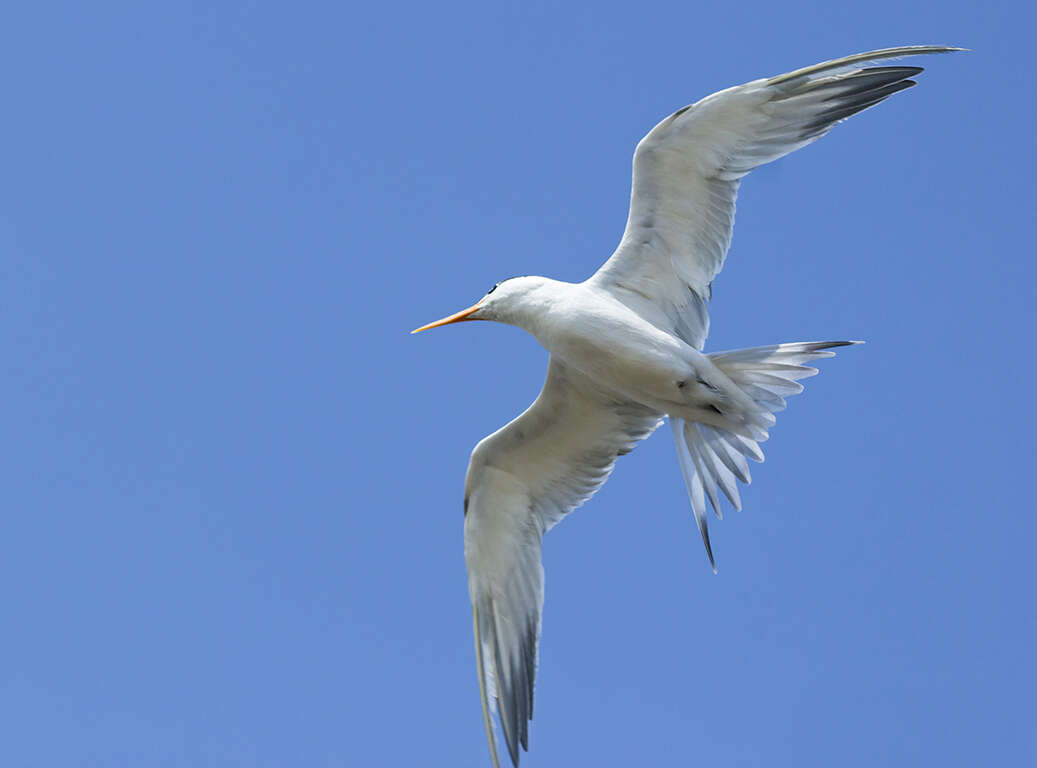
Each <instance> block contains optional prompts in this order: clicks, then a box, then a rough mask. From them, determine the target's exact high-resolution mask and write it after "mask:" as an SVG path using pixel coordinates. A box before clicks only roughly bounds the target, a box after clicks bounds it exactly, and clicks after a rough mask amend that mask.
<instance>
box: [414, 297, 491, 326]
mask: <svg viewBox="0 0 1037 768" xmlns="http://www.w3.org/2000/svg"><path fill="white" fill-rule="evenodd" d="M480 306H482V303H481V302H480V303H479V304H476V305H474V306H471V307H469V308H468V309H462V310H461V311H460V312H455V313H454V314H452V315H450V316H449V317H444V318H443V319H442V320H436V322H434V323H429V324H428V325H423V326H421V327H420V328H415V329H414V330H413V331H411V333H417V332H418V331H427V330H428V329H429V328H438V327H439V326H441V325H450V323H459V322H461V321H462V320H468V319H469V318H468V316H469V315H470V314H472V313H473V312H475V310H477V309H479V307H480Z"/></svg>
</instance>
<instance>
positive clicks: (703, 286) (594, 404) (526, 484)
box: [418, 46, 957, 766]
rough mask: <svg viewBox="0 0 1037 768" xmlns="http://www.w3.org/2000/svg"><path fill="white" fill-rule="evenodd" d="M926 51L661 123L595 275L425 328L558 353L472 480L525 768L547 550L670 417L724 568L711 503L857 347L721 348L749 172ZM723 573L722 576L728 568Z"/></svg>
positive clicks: (887, 83) (872, 95)
mask: <svg viewBox="0 0 1037 768" xmlns="http://www.w3.org/2000/svg"><path fill="white" fill-rule="evenodd" d="M951 50H957V49H951V48H945V47H939V46H914V47H907V48H891V49H885V50H882V51H871V52H869V53H863V54H856V55H854V56H848V57H845V58H843V59H836V60H833V61H829V62H823V63H821V64H817V65H814V66H812V67H807V68H805V69H801V70H796V71H794V72H790V73H788V74H785V75H779V76H777V77H773V78H769V79H763V80H756V81H753V82H751V83H747V84H745V85H742V86H737V87H735V88H728V89H726V90H724V91H720V92H718V93H715V94H713V95H712V96H708V97H706V98H705V99H702V100H701V101H699V102H698V103H696V104H693V105H691V106H689V107H685V108H683V109H680V110H678V111H677V112H675V113H674V114H672V115H670V116H669V117H667V118H666V119H664V120H663V121H662V122H660V123H659V124H658V125H657V126H655V128H653V129H652V130H651V131H650V132H649V133H648V134H647V135H646V136H645V138H644V139H642V140H641V142H640V143H639V144H638V147H637V150H636V152H635V154H634V172H633V190H632V194H631V203H630V215H629V218H628V220H627V227H626V231H625V232H624V235H623V239H622V241H621V242H620V244H619V247H618V248H617V249H616V251H615V253H614V254H613V255H612V257H611V258H610V259H609V260H608V261H607V262H606V263H605V264H604V265H603V266H602V267H601V269H599V270H598V271H597V272H596V273H595V274H594V275H592V276H591V277H590V278H588V279H587V280H586V281H584V282H582V283H575V284H574V283H564V282H559V281H557V280H551V279H549V278H544V277H520V278H513V279H511V280H506V281H504V282H502V283H498V285H497V286H494V288H493V289H491V291H490V292H489V293H488V294H487V295H486V296H485V297H484V298H483V299H482V300H480V301H479V302H478V303H477V304H476V305H474V306H472V307H470V308H469V309H466V310H463V311H462V312H459V313H457V314H455V315H452V316H450V317H448V318H444V319H443V320H441V321H437V322H436V323H431V324H429V325H427V326H424V327H423V328H419V329H418V330H424V328H431V327H434V326H437V325H444V324H447V323H452V322H457V321H460V320H495V321H498V322H503V323H508V324H510V325H515V326H518V327H520V328H522V329H524V330H526V331H527V332H529V333H530V334H532V335H533V336H534V337H535V338H536V339H537V340H538V341H539V342H540V343H541V344H542V345H543V346H544V347H545V348H546V349H547V350H548V351H549V352H550V354H551V358H550V362H549V365H548V371H547V379H546V381H545V383H544V388H543V391H542V392H541V393H540V396H539V397H538V398H537V399H536V401H535V402H534V403H533V404H532V405H531V406H530V407H529V408H528V409H527V410H526V411H525V412H524V413H523V414H522V415H520V416H519V417H518V418H516V419H515V420H514V421H512V422H511V423H509V424H508V425H506V426H504V427H502V428H501V429H499V430H497V431H496V432H494V433H493V434H491V435H489V436H488V437H486V438H484V439H483V440H482V441H480V442H479V444H478V445H477V446H476V447H475V449H474V451H473V452H472V458H471V461H470V463H469V467H468V475H467V478H466V481H465V498H464V509H465V537H464V538H465V561H466V564H467V566H468V577H469V592H470V595H471V599H472V606H473V613H474V623H475V638H476V659H477V665H478V674H479V684H480V690H481V692H482V702H483V714H484V719H485V725H486V731H487V736H488V738H489V741H490V751H491V755H492V759H493V762H494V765H495V766H496V765H498V759H497V752H496V746H495V741H494V737H493V726H492V718H491V710H492V709H493V707H494V704H496V708H497V710H498V712H499V714H500V723H501V729H502V731H503V733H504V738H505V741H506V742H507V745H508V751H509V754H510V755H511V758H512V761H513V762H514V763H515V765H516V766H517V765H518V755H519V752H518V747H519V745H520V744H521V746H522V747H524V748H526V747H528V723H529V720H530V719H531V718H532V712H533V683H534V678H535V676H536V667H537V655H538V645H539V638H540V616H541V608H542V605H543V594H544V593H543V568H542V565H541V557H540V553H541V541H542V538H543V535H544V533H545V532H546V531H547V530H548V529H549V528H551V526H553V525H554V524H555V523H557V522H558V521H559V520H560V519H561V518H562V517H563V516H564V515H565V514H567V513H568V512H570V511H571V510H573V509H575V508H576V507H578V506H579V505H580V504H582V503H583V502H584V501H586V500H587V499H589V498H590V497H591V496H592V495H593V494H594V492H595V491H596V490H597V489H598V488H599V487H600V486H601V485H602V484H603V483H604V482H605V480H606V479H607V478H608V476H609V473H610V472H611V471H612V468H613V465H614V464H615V461H616V459H617V458H618V457H619V456H621V455H623V454H624V453H628V452H629V451H631V450H633V448H634V447H635V446H636V445H637V443H638V442H640V441H641V440H643V439H644V438H646V437H648V436H649V435H650V434H651V433H652V432H653V431H654V430H655V429H656V428H657V427H658V426H659V425H660V424H661V423H662V420H663V419H664V418H667V417H668V419H669V421H670V424H671V427H672V429H673V435H674V439H675V443H676V446H677V452H678V459H679V462H680V466H681V470H682V472H683V474H684V479H685V481H686V483H687V486H688V493H689V497H690V500H691V506H692V510H693V512H694V515H695V520H696V522H697V524H698V527H699V531H700V533H701V535H702V538H703V542H704V543H705V546H706V550H707V553H708V555H709V559H710V562H711V563H712V562H713V554H712V549H711V547H710V542H709V535H708V531H707V527H706V510H707V503H708V504H709V505H710V506H712V507H713V509H714V510H715V511H716V513H717V516H718V517H719V516H720V511H721V502H720V497H721V495H722V496H724V497H726V498H727V499H728V500H729V502H730V503H731V505H732V506H733V507H734V508H735V509H741V500H740V498H739V494H738V482H739V481H740V482H742V483H748V482H750V479H751V478H750V474H749V466H748V461H747V460H753V461H763V453H762V451H761V450H760V446H759V444H760V443H761V442H763V441H765V440H766V439H767V438H768V436H769V435H768V429H769V428H770V427H771V425H773V424H774V421H775V417H774V414H775V413H777V412H778V411H781V410H782V409H784V407H785V400H784V398H785V397H788V396H790V395H794V394H797V393H798V392H800V391H802V389H803V387H802V385H801V384H800V383H799V379H802V378H806V377H808V376H812V375H814V374H816V373H817V370H816V369H815V368H812V367H809V366H808V365H806V363H809V362H812V361H814V360H817V359H820V358H824V357H830V356H832V355H833V354H834V353H833V352H832V351H831V350H832V348H835V347H839V346H844V345H847V344H852V343H854V342H848V341H829V342H806V343H793V344H779V345H774V346H768V347H755V348H751V349H742V350H736V351H732V352H720V353H709V354H706V353H704V352H703V351H702V348H703V345H704V343H705V340H706V336H707V333H708V330H709V315H708V311H707V302H708V301H709V298H710V296H711V289H712V282H713V279H714V277H715V276H716V274H717V273H718V272H719V271H720V269H721V267H722V266H723V261H724V258H725V256H726V254H727V250H728V246H729V244H730V239H731V231H732V227H733V223H734V204H735V197H736V195H737V191H738V186H739V184H740V180H741V178H742V177H743V176H745V175H746V174H747V173H748V172H749V171H750V170H752V169H753V168H755V167H757V166H759V165H762V164H764V163H767V162H770V161H771V160H774V159H777V158H779V157H782V156H783V155H786V154H788V153H789V152H792V151H794V150H796V149H798V148H800V147H802V146H804V145H806V144H809V143H810V142H812V141H815V140H816V139H818V138H820V137H821V136H823V135H824V134H825V133H827V132H828V131H829V130H831V128H832V127H833V126H834V125H835V124H836V123H838V122H840V121H841V120H844V119H845V118H847V117H849V116H850V115H853V114H855V113H856V112H859V111H861V110H862V109H866V108H868V107H870V106H873V105H875V104H877V103H879V102H881V101H883V100H884V99H886V98H887V97H888V96H890V95H892V94H893V93H896V92H897V91H900V90H903V89H905V88H909V87H911V86H912V85H914V84H915V83H914V81H912V80H910V79H909V78H910V77H912V76H914V75H916V74H918V73H919V72H921V71H922V70H921V68H919V67H900V66H881V67H867V68H863V69H862V68H859V67H858V65H859V64H860V63H862V62H868V61H875V60H881V59H889V58H894V57H898V56H906V55H915V54H926V53H943V52H947V51H951ZM714 569H715V566H714Z"/></svg>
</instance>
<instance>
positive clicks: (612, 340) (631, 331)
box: [506, 277, 705, 413]
mask: <svg viewBox="0 0 1037 768" xmlns="http://www.w3.org/2000/svg"><path fill="white" fill-rule="evenodd" d="M512 283H520V284H521V285H522V287H523V288H526V290H527V291H528V292H527V293H525V294H524V295H523V296H522V298H521V301H522V304H521V305H520V306H521V307H522V311H520V312H516V313H515V314H514V315H513V316H511V318H510V319H509V322H510V323H511V324H512V325H516V326H518V327H520V328H522V329H523V330H524V331H527V332H528V333H529V334H530V335H532V336H533V337H534V338H536V340H537V341H539V342H540V344H541V345H542V346H543V347H544V348H545V349H546V350H548V351H549V352H550V353H551V354H552V355H553V356H554V357H556V358H558V359H559V360H563V361H565V362H566V363H567V364H568V365H570V366H571V367H573V368H575V369H576V370H578V371H580V372H581V373H583V374H585V375H586V376H588V377H590V378H591V379H593V380H594V381H596V382H597V383H598V384H599V385H600V386H601V387H603V388H604V389H606V390H608V391H611V392H613V393H615V394H617V395H621V396H623V397H625V398H626V399H629V400H631V401H633V402H638V403H641V404H643V405H649V406H653V407H655V408H656V410H658V411H660V412H661V413H667V412H669V408H670V407H674V406H677V405H678V404H681V403H683V402H684V399H685V395H686V394H688V392H686V391H682V389H681V386H680V385H682V384H684V383H686V382H687V383H694V380H695V374H696V368H697V367H699V368H701V367H702V366H703V365H704V361H705V356H704V355H703V354H702V353H701V352H699V351H698V350H696V349H695V348H694V347H692V346H690V345H688V344H687V343H686V342H684V341H682V340H681V339H679V338H678V337H676V336H674V335H673V334H672V333H667V332H666V331H664V330H661V329H660V328H657V327H656V326H654V325H652V324H651V323H649V322H648V321H647V320H645V319H644V318H643V317H641V316H640V315H639V314H638V313H637V312H635V311H634V310H632V309H630V307H628V306H626V305H625V304H623V303H622V302H621V301H619V300H618V299H616V298H615V297H614V296H613V295H612V294H611V293H609V292H607V291H604V290H602V289H600V288H599V287H597V286H596V285H594V284H593V283H563V282H560V281H557V280H549V279H547V278H541V277H526V278H515V279H514V280H513V281H512V280H509V281H508V283H507V284H506V285H507V286H508V287H510V286H511V284H512ZM689 389H690V387H689Z"/></svg>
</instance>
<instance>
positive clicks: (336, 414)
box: [0, 0, 1037, 768]
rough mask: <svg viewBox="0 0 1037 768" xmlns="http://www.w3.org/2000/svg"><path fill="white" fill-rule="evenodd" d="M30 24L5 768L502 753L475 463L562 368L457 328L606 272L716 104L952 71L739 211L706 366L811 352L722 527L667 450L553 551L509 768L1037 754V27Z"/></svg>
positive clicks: (3, 445)
mask: <svg viewBox="0 0 1037 768" xmlns="http://www.w3.org/2000/svg"><path fill="white" fill-rule="evenodd" d="M725 5H730V4H692V3H645V4H631V3H622V4H619V3H616V4H608V3H606V4H601V3H595V4H587V5H575V4H571V5H567V6H565V7H555V6H554V5H547V4H539V3H522V4H509V5H506V6H505V5H503V4H500V5H498V4H492V5H490V4H484V3H471V4H451V3H447V4H439V3H437V4H420V5H419V4H402V5H396V4H390V3H381V4H367V5H363V6H357V5H348V4H340V3H296V4H292V5H291V6H287V5H283V4H271V3H234V4H225V3H218V4H213V3H181V4H171V5H166V6H157V5H154V4H139V3H110V2H100V3H91V4H81V3H33V4H27V3H24V4H18V5H16V6H11V7H10V8H8V9H7V10H5V12H4V23H3V24H2V25H0V30H2V31H0V35H2V37H3V41H2V43H3V44H2V45H0V64H2V68H3V72H4V73H5V74H4V77H3V81H4V89H3V93H4V109H3V112H4V121H3V135H4V137H5V142H4V143H5V146H6V149H7V151H6V152H5V153H4V158H5V159H4V174H3V175H4V179H5V183H4V184H3V185H2V186H0V196H2V200H0V253H2V254H3V258H2V259H0V264H2V269H3V275H2V279H0V349H2V350H3V362H2V375H0V402H2V403H3V406H2V407H3V424H4V428H3V433H4V436H5V439H4V440H3V441H0V487H2V488H3V489H4V504H3V509H4V512H3V532H2V535H0V608H2V611H3V619H4V620H3V632H2V633H0V649H2V652H3V657H4V664H3V671H2V672H0V721H2V722H3V723H4V728H3V730H4V736H3V738H2V739H0V762H2V763H3V764H4V765H9V766H67V765H80V766H122V765H125V766H131V765H132V766H192V768H198V767H201V766H238V765H240V766H250V767H253V766H284V765H306V766H359V765H387V766H404V765H422V766H438V765H443V766H486V765H487V764H488V762H487V756H486V747H485V743H484V740H483V733H482V724H481V718H480V712H479V703H478V693H477V687H476V678H475V671H474V653H473V648H472V641H471V616H470V608H469V605H468V596H467V586H466V581H465V573H464V561H463V555H462V540H461V531H462V514H461V491H462V486H463V478H464V471H465V466H466V462H467V460H468V454H469V451H470V450H471V448H472V446H473V445H474V444H475V442H476V441H477V440H478V439H479V438H481V437H482V436H483V435H484V434H486V433H488V432H490V431H492V430H494V429H496V428H497V427H498V426H500V425H501V424H503V423H505V422H506V421H508V420H509V419H511V418H512V417H513V416H515V415H516V414H517V413H518V412H519V411H520V410H521V409H522V408H524V407H525V406H526V405H527V404H528V403H529V402H530V401H531V400H532V399H533V397H534V396H535V395H536V393H537V392H538V391H539V387H540V384H541V382H542V378H543V371H544V366H545V362H546V354H545V353H544V351H543V350H542V349H540V348H539V347H538V346H537V344H536V342H535V341H533V340H532V339H531V338H528V337H526V336H524V335H523V334H522V333H521V332H520V331H518V330H515V329H512V328H506V327H497V326H491V325H490V324H481V323H472V324H469V325H465V326H459V327H454V328H447V329H442V330H437V331H434V332H430V333H427V334H422V335H421V336H417V337H411V336H409V335H408V331H409V330H410V329H411V328H414V327H415V326H417V325H419V324H422V323H424V322H427V321H430V320H433V319H435V318H437V317H440V316H442V315H444V314H447V313H449V312H452V311H454V310H457V309H460V308H462V307H465V306H468V305H469V304H470V303H472V301H473V300H475V299H477V298H478V297H480V296H481V295H482V294H483V292H484V291H485V290H486V289H487V288H489V286H490V285H492V284H493V283H494V282H495V281H497V280H499V279H502V278H505V277H509V276H512V275H516V274H546V275H550V276H553V277H557V278H561V279H569V280H580V279H582V278H584V277H585V276H587V275H588V274H590V272H592V271H593V270H594V269H596V268H597V267H598V265H599V264H600V263H601V262H602V261H603V260H604V259H605V258H606V257H607V256H608V255H609V254H610V253H611V250H612V248H613V247H614V246H615V244H616V243H617V242H618V239H619V235H620V232H621V230H622V227H623V223H624V221H625V216H626V206H627V201H628V195H629V170H630V157H631V153H632V151H633V147H634V144H635V143H636V141H637V140H638V139H639V138H640V136H641V135H643V133H644V132H646V131H647V130H648V129H649V128H650V127H651V126H652V125H653V124H654V123H655V122H656V121H657V120H658V119H660V118H661V117H663V116H665V115H666V114H668V113H669V112H671V111H673V110H674V109H676V108H677V107H680V106H682V105H684V104H687V103H690V102H692V101H694V100H696V99H698V98H700V97H701V96H703V95H705V94H707V93H710V92H712V91H714V90H718V89H720V88H724V87H728V86H730V85H734V84H737V83H741V82H744V81H746V80H749V79H753V78H756V77H760V76H765V75H772V74H777V73H780V72H784V71H787V70H789V69H792V68H796V67H799V66H804V65H807V64H811V63H814V62H816V61H819V60H822V59H826V58H831V57H834V56H839V55H843V54H848V53H851V52H856V51H860V50H867V49H869V48H878V47H884V46H889V45H897V44H907V43H947V44H954V45H962V46H967V47H970V48H972V49H973V52H972V53H969V54H963V55H957V56H953V57H941V58H933V59H929V60H926V61H922V62H920V63H922V64H923V65H925V66H927V68H928V69H927V71H926V72H925V73H924V74H923V75H922V76H921V78H920V85H919V87H918V88H915V89H913V90H911V91H910V92H907V93H904V94H900V95H898V96H896V97H894V98H893V99H891V100H890V101H889V102H887V103H885V104H883V105H881V106H880V107H879V108H877V109H875V110H872V111H869V112H867V113H865V114H863V115H860V116H857V117H855V118H853V119H852V120H851V121H849V122H848V123H847V124H846V125H843V126H840V127H839V128H837V129H836V130H835V131H834V132H833V133H832V134H831V135H830V136H828V137H826V138H825V139H824V140H823V141H821V142H819V143H818V144H816V145H813V146H811V147H809V148H807V149H805V150H803V151H802V152H798V153H796V154H794V155H792V156H790V157H788V158H786V159H784V160H782V161H779V162H778V163H776V164H774V165H772V166H768V167H766V168H763V169H761V170H759V171H757V172H756V173H754V174H753V175H752V176H750V177H749V178H748V179H747V181H746V183H745V184H744V185H743V190H742V194H741V197H740V199H739V215H738V221H737V225H736V230H735V237H734V244H733V247H732V250H731V253H730V257H729V260H728V262H727V266H726V267H725V269H724V271H723V273H722V274H721V275H720V276H719V278H718V279H717V281H716V283H715V285H714V301H713V304H712V308H711V311H712V317H713V332H712V336H711V338H710V340H709V342H708V345H707V349H713V350H717V349H724V348H730V347H740V346H753V345H759V344H767V343H775V342H781V341H796V340H807V339H819V338H824V339H827V338H846V337H849V338H864V339H866V340H867V341H868V342H869V343H868V344H867V345H866V346H864V347H858V348H854V349H850V350H846V351H845V352H844V353H842V354H840V355H839V357H837V358H835V359H834V360H830V361H825V362H824V363H823V365H822V367H823V370H822V374H821V376H819V377H817V378H815V379H811V380H810V381H809V382H808V383H807V391H806V393H805V394H804V395H802V396H800V397H798V398H796V399H795V400H793V401H792V402H791V403H790V407H789V409H788V411H786V412H785V413H784V414H782V415H781V417H780V419H779V421H778V425H777V427H776V428H775V430H774V431H773V437H772V439H771V441H770V442H769V443H768V444H767V445H766V450H767V462H766V463H765V464H763V465H762V466H759V467H754V472H753V477H754V483H753V485H752V486H751V487H750V488H749V489H748V490H747V491H746V492H745V493H744V494H743V501H744V504H745V511H744V512H742V513H731V514H729V515H727V516H726V519H725V520H724V521H723V522H720V523H715V524H714V525H713V526H712V533H713V547H714V551H715V553H716V555H717V561H718V566H719V575H717V576H714V575H713V574H712V573H711V572H710V569H709V566H708V563H707V560H706V557H705V555H704V553H703V551H702V545H701V542H700V541H699V537H698V534H697V532H696V530H695V526H694V521H693V519H692V515H691V510H690V508H689V506H688V503H687V499H686V497H685V491H684V488H683V484H682V480H681V477H680V472H679V469H678V465H677V460H676V457H675V455H674V451H673V446H672V442H671V440H670V438H669V435H668V434H667V433H666V432H660V433H659V434H657V435H656V436H654V437H653V438H652V439H650V440H648V441H647V442H645V443H644V444H642V445H641V446H640V447H639V448H638V449H637V450H636V451H635V452H634V453H632V454H631V455H629V456H627V457H625V458H624V459H623V460H622V461H621V462H620V463H619V466H618V469H617V471H616V473H615V474H614V476H613V478H612V480H611V481H610V482H609V483H608V484H607V485H606V487H605V488H604V489H603V490H602V492H601V493H600V494H599V495H598V496H597V497H596V498H595V499H594V500H593V501H592V502H591V503H590V504H588V505H587V506H586V507H584V508H583V509H581V510H579V511H578V512H576V513H575V514H573V515H571V516H570V517H569V518H568V519H567V520H565V521H564V522H563V524H562V525H560V526H559V527H558V528H556V529H555V530H554V531H552V533H551V534H550V535H549V536H548V538H547V539H546V542H545V566H546V569H547V601H546V606H545V617H544V635H543V645H542V655H541V669H540V678H539V681H538V687H537V700H536V717H535V720H534V722H533V726H532V731H531V749H532V751H531V752H530V753H529V754H528V755H523V760H522V765H523V766H528V767H529V768H537V766H560V765H565V766H598V767H601V766H605V767H607V766H629V765H690V764H692V763H702V764H704V765H712V766H758V765H767V766H786V765H788V766H791V765H795V766H797V768H803V767H804V766H831V765H840V766H874V765H889V766H914V765H918V764H926V765H929V764H931V765H942V766H971V765H996V764H1004V765H1022V764H1026V763H1027V762H1029V761H1034V760H1037V721H1035V718H1034V707H1033V690H1034V685H1035V684H1037V669H1035V662H1034V654H1033V648H1034V647H1035V643H1037V619H1035V612H1034V609H1033V589H1034V566H1033V541H1034V539H1035V536H1037V522H1035V518H1034V515H1033V507H1034V505H1033V501H1032V484H1031V483H1030V482H1029V480H1030V475H1031V473H1032V472H1033V467H1032V460H1033V449H1032V447H1031V438H1032V435H1033V434H1034V431H1035V429H1037V419H1035V413H1034V407H1033V401H1032V398H1031V397H1030V395H1029V393H1028V388H1029V387H1030V385H1031V383H1032V381H1033V379H1034V375H1035V373H1037V371H1035V363H1034V355H1033V354H1032V352H1031V351H1030V347H1031V345H1032V343H1033V342H1032V335H1033V332H1034V330H1035V327H1037V324H1035V311H1034V296H1033V285H1034V280H1035V278H1037V274H1035V267H1034V258H1033V256H1034V254H1033V237H1032V231H1033V224H1032V222H1033V211H1034V209H1035V203H1037V200H1035V193H1034V186H1033V179H1034V171H1035V170H1037V169H1035V167H1034V166H1035V162H1034V151H1033V148H1034V139H1033V125H1034V122H1035V107H1034V102H1033V99H1032V98H1031V97H1030V94H1031V93H1032V90H1033V88H1032V70H1033V65H1032V60H1031V58H1030V57H1029V56H1028V55H1027V52H1028V51H1029V50H1030V49H1031V48H1032V45H1031V43H1032V41H1031V39H1030V38H1031V36H1032V35H1031V33H1032V29H1033V26H1034V21H1035V20H1037V19H1035V18H1034V11H1033V9H1032V6H1030V5H1028V4H1023V3H985V4H980V5H977V4H976V3H971V2H970V3H965V2H960V3H956V2H955V3H912V2H909V3H904V2H897V3H892V2H885V0H880V1H879V2H877V3H870V4H868V6H867V7H863V6H847V5H845V4H833V3H794V4H791V5H790V4H787V3H785V4H781V5H774V4H769V3H768V4H764V3H757V2H747V3H739V4H736V5H734V6H733V7H723V6H725Z"/></svg>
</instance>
